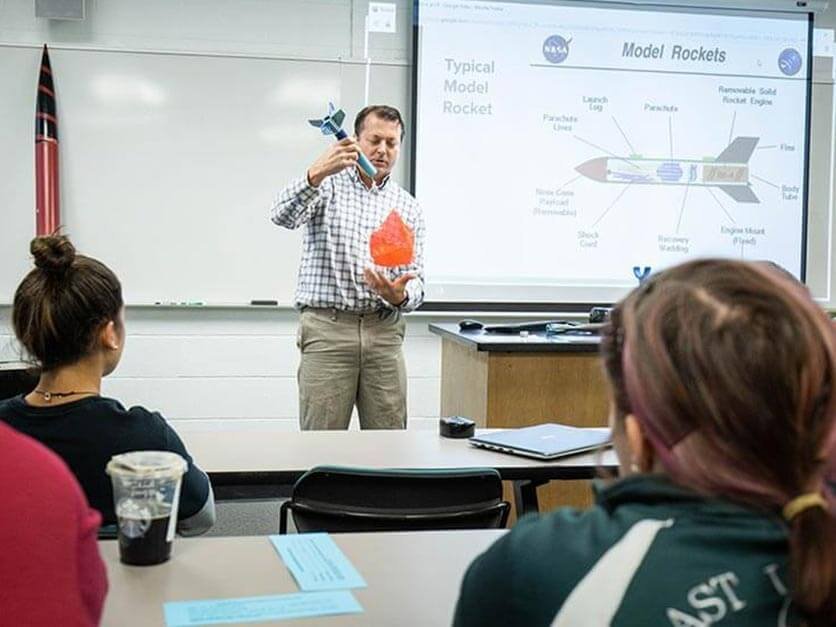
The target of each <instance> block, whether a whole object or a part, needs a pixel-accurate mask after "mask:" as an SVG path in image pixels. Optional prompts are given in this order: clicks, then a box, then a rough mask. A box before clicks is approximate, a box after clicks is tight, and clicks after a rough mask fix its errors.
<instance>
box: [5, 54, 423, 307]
mask: <svg viewBox="0 0 836 627" xmlns="http://www.w3.org/2000/svg"><path fill="white" fill-rule="evenodd" d="M50 57H51V61H52V69H53V75H54V78H55V87H56V94H57V102H58V119H59V137H60V168H61V170H60V177H61V181H60V185H61V201H62V204H61V217H62V223H63V224H64V226H65V233H66V234H68V235H69V236H70V237H71V239H72V240H73V242H74V243H75V245H76V248H77V249H78V250H79V251H80V252H82V253H85V254H88V255H91V256H94V257H96V258H98V259H100V260H102V261H103V262H105V263H106V264H107V265H108V266H110V267H111V268H112V269H113V270H114V271H115V272H116V274H117V275H118V276H119V278H120V280H121V281H122V285H123V290H124V295H125V302H126V303H128V304H131V305H138V304H153V303H157V302H204V303H207V304H246V303H249V302H250V301H251V300H254V299H270V300H276V301H278V303H279V304H280V305H291V304H292V303H293V294H294V289H295V284H296V272H297V267H298V263H299V255H300V242H301V231H296V232H291V231H287V230H285V229H282V228H280V227H277V226H275V225H273V224H272V222H270V220H269V213H270V204H271V202H272V200H273V198H274V196H275V194H276V193H277V192H278V191H279V190H280V189H281V188H282V187H283V186H284V185H285V184H286V183H288V182H290V181H291V180H292V179H293V178H295V177H299V176H302V175H304V173H305V171H306V169H307V167H308V165H309V164H310V163H311V162H312V161H313V160H314V159H315V158H316V157H317V156H318V155H319V154H320V153H321V152H322V151H323V150H325V149H326V148H327V146H328V143H329V142H330V141H331V140H330V139H328V138H325V137H323V136H322V135H320V134H319V133H318V132H317V131H316V130H315V129H313V128H312V127H310V126H308V124H307V122H306V120H307V119H308V118H311V117H319V116H320V115H321V114H322V113H323V111H324V108H325V106H326V103H327V102H328V101H329V100H333V101H335V102H337V103H339V105H340V106H342V107H343V108H344V109H346V112H347V117H348V119H349V120H352V119H353V116H354V114H356V112H357V111H358V110H359V109H360V108H361V107H362V106H363V97H364V73H365V67H364V66H363V65H359V64H347V63H341V62H339V61H319V60H313V61H309V60H290V59H275V58H254V57H243V56H218V55H205V54H171V53H165V54H163V53H148V52H141V53H140V52H129V51H128V52H126V51H109V50H81V49H66V48H65V49H52V50H51V53H50ZM39 65H40V50H39V49H37V48H34V47H28V46H4V47H0V145H2V147H3V149H2V152H0V168H1V169H0V171H2V172H3V175H2V177H0V208H2V209H1V210H2V214H3V220H2V226H0V303H10V302H11V301H12V297H13V294H14V289H15V288H16V286H17V284H18V283H19V282H20V280H21V278H22V277H23V275H24V274H25V273H26V272H27V271H28V269H29V268H31V260H30V258H29V254H28V243H29V240H30V239H31V238H32V237H33V235H34V209H33V207H34V172H33V171H34V156H33V155H34V151H33V142H34V133H33V130H34V111H35V88H36V81H37V77H38V69H39ZM370 87H371V99H372V100H373V101H379V102H386V103H388V104H392V105H394V106H396V107H399V108H401V110H402V111H404V113H407V112H406V111H405V109H406V105H407V103H408V102H409V99H408V94H409V75H408V69H407V68H406V67H405V66H403V65H394V64H391V65H374V66H372V68H371V76H370ZM403 154H408V147H406V146H405V147H404V149H403V151H402V155H403ZM406 171H407V167H406V164H405V163H404V162H403V160H402V162H401V163H400V164H399V165H398V166H397V167H396V170H395V176H396V178H398V179H399V180H400V181H402V182H404V183H405V181H404V178H403V176H404V172H406Z"/></svg>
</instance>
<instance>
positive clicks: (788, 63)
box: [778, 48, 802, 76]
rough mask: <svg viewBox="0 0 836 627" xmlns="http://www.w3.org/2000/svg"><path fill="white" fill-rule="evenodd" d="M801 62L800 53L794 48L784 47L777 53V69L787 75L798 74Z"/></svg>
mask: <svg viewBox="0 0 836 627" xmlns="http://www.w3.org/2000/svg"><path fill="white" fill-rule="evenodd" d="M801 63H802V61H801V54H800V53H799V52H798V50H796V49H795V48H786V49H784V50H783V51H781V54H779V55H778V69H779V70H781V72H783V73H784V74H786V75H787V76H795V75H796V74H798V71H799V70H800V69H801Z"/></svg>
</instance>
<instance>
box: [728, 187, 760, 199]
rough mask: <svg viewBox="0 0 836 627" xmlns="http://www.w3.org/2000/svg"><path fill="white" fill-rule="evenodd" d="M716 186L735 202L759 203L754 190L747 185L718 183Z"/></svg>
mask: <svg viewBox="0 0 836 627" xmlns="http://www.w3.org/2000/svg"><path fill="white" fill-rule="evenodd" d="M718 187H719V188H720V189H721V190H722V191H724V192H726V193H727V194H728V195H729V196H731V197H732V198H734V199H735V200H736V201H737V202H750V203H760V200H758V197H757V196H755V192H753V191H752V188H751V187H749V186H748V185H719V186H718Z"/></svg>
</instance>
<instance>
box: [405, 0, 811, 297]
mask: <svg viewBox="0 0 836 627" xmlns="http://www.w3.org/2000/svg"><path fill="white" fill-rule="evenodd" d="M591 4H593V3H584V5H585V6H579V4H578V3H573V4H571V5H568V4H567V5H556V6H555V5H542V4H538V5H526V4H521V3H501V2H462V1H443V0H440V1H436V2H421V3H420V6H419V34H418V37H419V40H418V43H419V48H418V51H419V56H418V59H417V72H418V76H417V92H416V102H417V110H416V114H417V115H416V118H417V130H416V132H417V135H416V161H415V184H416V189H415V191H416V195H417V196H418V199H419V200H420V202H421V204H422V206H423V207H424V211H425V212H426V214H427V226H428V232H429V236H428V241H427V246H426V251H425V256H426V269H427V279H428V296H429V299H430V300H440V301H444V300H447V301H459V300H464V301H468V300H476V301H478V300H486V301H488V300H491V301H550V302H560V301H579V302H591V301H611V300H614V299H616V298H618V297H620V296H621V295H622V294H623V293H624V292H625V291H626V290H627V289H629V288H630V287H632V286H634V285H635V284H636V278H635V276H634V271H633V269H634V268H636V267H639V268H644V267H645V266H649V267H651V268H653V269H654V270H656V269H661V268H664V267H666V266H669V265H672V264H675V263H678V262H680V261H683V260H685V259H689V258H693V257H697V256H707V255H712V256H724V257H734V258H743V259H770V260H772V261H775V262H777V263H779V264H781V265H782V266H784V267H785V268H787V269H788V270H789V271H791V272H792V273H794V274H795V275H796V276H800V275H801V273H802V259H803V250H804V245H803V235H804V218H805V215H804V210H805V207H804V202H805V198H804V194H805V185H804V180H805V162H806V153H807V147H806V128H807V115H808V113H807V109H808V105H807V103H808V88H809V82H808V67H807V56H808V29H809V23H808V18H807V16H806V15H791V14H787V15H775V14H770V15H769V16H764V15H757V14H753V13H751V12H746V13H745V14H740V13H727V12H724V13H719V12H714V13H707V12H702V13H695V12H693V11H691V10H689V11H688V12H686V11H680V10H672V9H666V10H665V11H661V10H658V9H657V10H650V9H647V8H642V9H637V8H635V7H631V8H627V9H625V8H613V7H611V6H610V5H603V6H601V5H598V3H594V4H595V5H597V6H594V7H590V6H589V5H591Z"/></svg>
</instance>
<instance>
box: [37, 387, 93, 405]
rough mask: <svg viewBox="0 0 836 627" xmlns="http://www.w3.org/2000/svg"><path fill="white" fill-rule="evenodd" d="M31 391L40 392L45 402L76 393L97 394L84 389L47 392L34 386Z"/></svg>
mask: <svg viewBox="0 0 836 627" xmlns="http://www.w3.org/2000/svg"><path fill="white" fill-rule="evenodd" d="M32 391H33V392H34V393H35V394H40V395H41V396H43V397H44V400H45V401H46V402H47V403H48V402H50V401H51V400H52V399H53V398H64V397H66V396H76V395H81V394H92V395H96V394H98V392H86V391H78V392H76V391H72V390H71V391H69V392H49V391H47V390H40V389H38V388H35V389H34V390H32Z"/></svg>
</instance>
